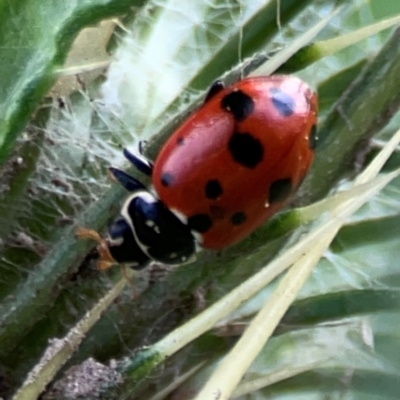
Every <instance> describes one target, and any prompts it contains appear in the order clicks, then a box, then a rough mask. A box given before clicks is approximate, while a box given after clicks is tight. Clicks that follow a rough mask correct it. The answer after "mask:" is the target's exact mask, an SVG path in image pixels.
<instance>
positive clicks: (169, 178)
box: [161, 172, 174, 187]
mask: <svg viewBox="0 0 400 400" xmlns="http://www.w3.org/2000/svg"><path fill="white" fill-rule="evenodd" d="M173 182H174V177H173V175H172V174H171V173H169V172H164V173H163V174H162V175H161V185H163V186H165V187H169V186H171V185H172V183H173Z"/></svg>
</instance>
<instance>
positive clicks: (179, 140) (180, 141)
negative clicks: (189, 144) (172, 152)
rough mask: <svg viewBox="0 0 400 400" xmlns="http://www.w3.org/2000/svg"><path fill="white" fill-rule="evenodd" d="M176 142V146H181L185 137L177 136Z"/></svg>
mask: <svg viewBox="0 0 400 400" xmlns="http://www.w3.org/2000/svg"><path fill="white" fill-rule="evenodd" d="M176 144H177V145H178V146H183V145H184V144H185V139H184V138H183V137H178V139H176Z"/></svg>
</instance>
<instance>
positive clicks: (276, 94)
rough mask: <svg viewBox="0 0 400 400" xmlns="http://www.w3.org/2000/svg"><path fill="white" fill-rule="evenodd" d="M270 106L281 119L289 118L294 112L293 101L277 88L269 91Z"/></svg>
mask: <svg viewBox="0 0 400 400" xmlns="http://www.w3.org/2000/svg"><path fill="white" fill-rule="evenodd" d="M269 93H270V94H271V101H272V104H273V105H274V106H275V108H276V110H277V111H278V112H279V114H281V115H282V116H283V117H290V116H291V115H292V114H293V112H294V107H295V101H294V100H293V98H292V97H291V96H289V95H288V94H287V93H285V92H282V90H280V89H278V88H272V89H270V91H269Z"/></svg>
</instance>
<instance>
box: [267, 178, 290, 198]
mask: <svg viewBox="0 0 400 400" xmlns="http://www.w3.org/2000/svg"><path fill="white" fill-rule="evenodd" d="M291 192H292V180H291V179H290V178H287V179H278V180H277V181H275V182H272V184H271V186H270V187H269V198H268V203H269V204H273V203H277V202H280V201H284V200H286V199H287V198H288V197H289V196H290V193H291Z"/></svg>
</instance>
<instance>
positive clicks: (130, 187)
mask: <svg viewBox="0 0 400 400" xmlns="http://www.w3.org/2000/svg"><path fill="white" fill-rule="evenodd" d="M108 176H109V177H110V179H111V180H113V181H115V182H118V183H119V184H120V185H122V186H123V187H124V188H125V189H126V190H127V191H128V192H135V191H137V190H147V188H146V186H144V185H143V183H141V182H139V181H138V180H137V179H135V178H134V177H133V176H131V175H129V174H127V173H126V172H125V171H122V169H119V168H114V167H110V168H108Z"/></svg>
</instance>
